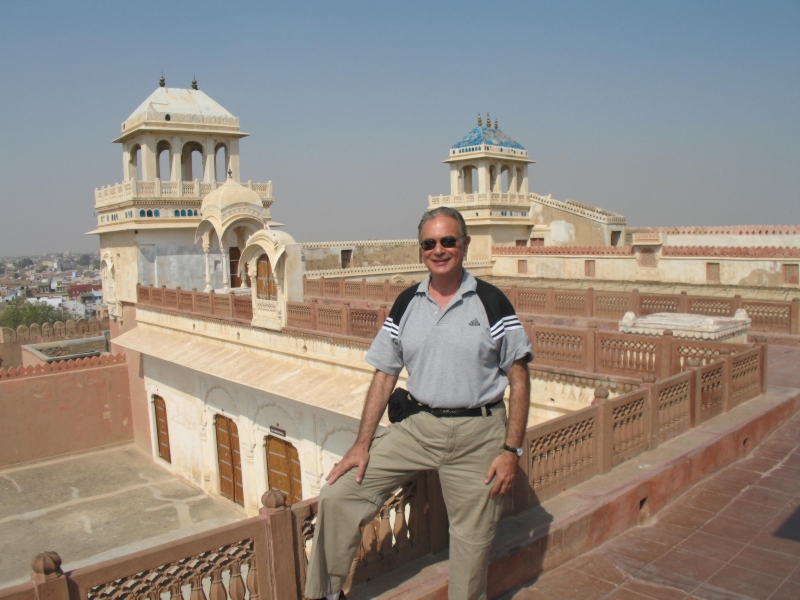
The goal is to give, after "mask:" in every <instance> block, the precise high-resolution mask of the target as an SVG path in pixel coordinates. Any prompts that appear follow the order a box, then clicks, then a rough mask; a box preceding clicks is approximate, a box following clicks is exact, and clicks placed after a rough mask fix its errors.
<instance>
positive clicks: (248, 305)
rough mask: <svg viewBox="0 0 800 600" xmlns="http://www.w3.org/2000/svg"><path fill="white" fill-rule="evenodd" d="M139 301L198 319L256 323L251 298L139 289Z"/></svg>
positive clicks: (149, 288) (171, 290)
mask: <svg viewBox="0 0 800 600" xmlns="http://www.w3.org/2000/svg"><path fill="white" fill-rule="evenodd" d="M136 300H137V302H138V303H139V304H143V305H145V306H154V307H161V308H166V309H172V310H176V311H180V312H187V313H193V314H197V315H208V316H213V317H218V318H223V319H231V320H234V321H245V322H247V323H250V322H252V320H253V300H252V298H251V297H250V296H249V295H248V296H238V295H236V293H235V292H233V291H231V292H229V293H227V294H217V293H215V292H214V291H213V290H212V291H211V292H208V293H206V292H198V291H197V290H192V291H191V292H188V291H185V290H182V289H181V288H176V289H169V288H167V287H166V286H162V287H154V286H150V285H140V284H137V285H136Z"/></svg>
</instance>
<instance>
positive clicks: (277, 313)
mask: <svg viewBox="0 0 800 600" xmlns="http://www.w3.org/2000/svg"><path fill="white" fill-rule="evenodd" d="M253 326H255V327H264V328H265V329H272V330H275V331H280V330H281V327H282V326H283V324H282V319H281V307H280V304H278V302H277V301H276V300H263V299H261V298H256V300H255V302H254V303H253Z"/></svg>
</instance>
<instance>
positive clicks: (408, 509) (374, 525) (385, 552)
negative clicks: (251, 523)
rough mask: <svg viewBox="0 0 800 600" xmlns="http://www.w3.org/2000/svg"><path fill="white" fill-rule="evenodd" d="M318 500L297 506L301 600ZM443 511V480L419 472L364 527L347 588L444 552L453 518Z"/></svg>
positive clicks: (295, 505)
mask: <svg viewBox="0 0 800 600" xmlns="http://www.w3.org/2000/svg"><path fill="white" fill-rule="evenodd" d="M317 500H318V499H317V498H312V499H310V500H303V501H301V502H298V503H296V504H293V505H292V507H291V512H292V520H293V525H294V537H295V540H296V542H295V565H296V572H297V575H298V577H297V582H298V598H302V597H303V595H302V590H303V588H304V586H305V579H306V568H307V565H308V555H309V551H310V547H311V539H312V538H313V536H314V528H315V526H316V517H317V508H318V503H317ZM443 509H444V507H443V505H442V502H441V490H440V488H439V484H438V477H437V476H436V475H435V474H434V473H426V472H422V473H419V474H417V475H415V476H414V477H413V478H412V479H411V480H410V481H409V482H408V483H406V484H404V485H403V486H401V487H399V488H398V489H397V490H395V492H394V493H392V494H391V495H390V496H389V498H388V500H386V502H384V504H383V506H382V507H381V509H380V511H378V514H377V515H376V516H375V518H374V519H373V520H372V521H371V522H370V523H368V524H367V525H365V526H364V527H362V528H361V543H360V547H359V550H358V551H357V552H356V555H355V558H354V560H353V564H352V565H351V567H350V574H349V576H348V579H347V583H346V584H345V588H349V587H350V586H352V585H356V584H359V583H361V582H364V581H367V580H369V579H373V578H375V577H377V576H379V575H381V574H383V573H386V572H388V571H391V570H392V569H396V568H397V567H399V566H401V565H403V564H405V563H408V562H411V561H412V560H416V559H417V558H419V557H421V556H424V555H426V554H428V553H430V552H437V551H439V550H441V549H443V548H444V546H445V543H444V542H443V541H444V540H446V539H447V518H446V515H445V513H444V512H443ZM406 513H407V514H408V517H406Z"/></svg>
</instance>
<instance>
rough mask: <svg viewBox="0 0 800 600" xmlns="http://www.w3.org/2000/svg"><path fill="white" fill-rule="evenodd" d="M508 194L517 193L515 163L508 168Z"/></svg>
mask: <svg viewBox="0 0 800 600" xmlns="http://www.w3.org/2000/svg"><path fill="white" fill-rule="evenodd" d="M508 193H509V194H516V193H517V167H516V165H514V163H511V165H510V166H509V167H508Z"/></svg>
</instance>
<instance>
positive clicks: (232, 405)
mask: <svg viewBox="0 0 800 600" xmlns="http://www.w3.org/2000/svg"><path fill="white" fill-rule="evenodd" d="M217 390H219V391H220V392H221V394H222V396H223V397H225V396H226V397H227V398H228V400H229V403H228V404H227V406H226V405H225V403H224V402H218V403H216V404H215V403H213V401H212V394H213V393H214V392H215V391H217ZM203 402H204V403H205V405H206V406H208V407H209V408H218V409H220V410H223V411H225V412H227V413H229V414H231V415H237V416H238V415H241V414H242V412H243V411H242V410H241V402H240V400H239V394H238V393H235V392H232V391H231V390H229V389H227V388H226V387H225V386H223V385H219V384H216V383H214V384H210V385H208V389H207V390H206V391H205V394H204V395H203Z"/></svg>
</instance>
